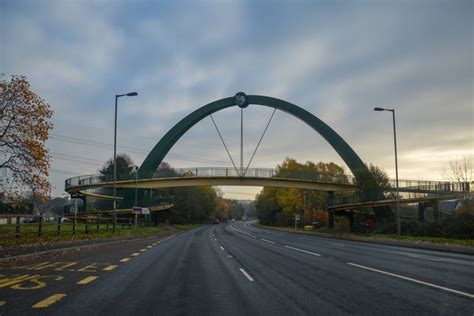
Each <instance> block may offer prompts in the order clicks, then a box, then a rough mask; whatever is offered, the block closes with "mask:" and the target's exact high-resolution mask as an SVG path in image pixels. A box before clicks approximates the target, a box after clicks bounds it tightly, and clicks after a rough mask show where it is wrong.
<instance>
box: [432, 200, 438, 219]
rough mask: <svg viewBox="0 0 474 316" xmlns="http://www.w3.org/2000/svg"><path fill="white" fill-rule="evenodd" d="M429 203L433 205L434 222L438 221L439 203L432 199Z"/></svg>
mask: <svg viewBox="0 0 474 316" xmlns="http://www.w3.org/2000/svg"><path fill="white" fill-rule="evenodd" d="M431 205H432V207H433V217H434V220H435V222H439V220H440V216H439V204H438V201H432V202H431Z"/></svg>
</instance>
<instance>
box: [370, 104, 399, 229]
mask: <svg viewBox="0 0 474 316" xmlns="http://www.w3.org/2000/svg"><path fill="white" fill-rule="evenodd" d="M374 111H389V112H392V118H393V143H394V147H395V185H396V193H397V197H396V198H397V235H398V236H400V235H401V223H400V194H399V191H398V159H397V129H396V125H395V109H384V108H374Z"/></svg>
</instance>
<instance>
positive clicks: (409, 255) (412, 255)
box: [405, 254, 443, 262]
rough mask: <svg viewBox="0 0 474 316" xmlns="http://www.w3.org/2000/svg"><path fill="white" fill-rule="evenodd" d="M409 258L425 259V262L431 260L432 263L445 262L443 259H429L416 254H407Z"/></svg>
mask: <svg viewBox="0 0 474 316" xmlns="http://www.w3.org/2000/svg"><path fill="white" fill-rule="evenodd" d="M405 256H407V257H411V258H417V259H424V260H431V261H438V262H439V261H443V259H438V258H433V257H428V256H423V255H415V254H405Z"/></svg>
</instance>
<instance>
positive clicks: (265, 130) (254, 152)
mask: <svg viewBox="0 0 474 316" xmlns="http://www.w3.org/2000/svg"><path fill="white" fill-rule="evenodd" d="M276 110H277V108H274V109H273V113H272V115H271V116H270V119H269V120H268V123H267V126H265V129H264V130H263V133H262V136H261V137H260V140H259V141H258V144H257V147H255V150H254V151H253V154H252V158H250V160H249V163H248V165H247V168H245V172H244V174H243V175H242V177H243V176H245V174H246V173H247V170H248V169H249V167H250V163H252V160H253V157H254V156H255V154H256V153H257V150H258V147H259V146H260V143H261V142H262V139H263V136H265V133H266V132H267V129H268V126H269V125H270V122H271V121H272V119H273V115H275V112H276Z"/></svg>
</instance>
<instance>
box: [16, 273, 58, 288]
mask: <svg viewBox="0 0 474 316" xmlns="http://www.w3.org/2000/svg"><path fill="white" fill-rule="evenodd" d="M47 278H52V279H53V280H55V281H60V280H62V279H64V277H63V276H62V275H34V276H33V277H31V278H28V279H27V280H26V279H25V280H22V281H21V282H19V283H17V284H14V285H12V286H11V287H10V288H12V289H14V290H36V289H41V288H43V287H45V286H46V282H43V281H41V279H47Z"/></svg>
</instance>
